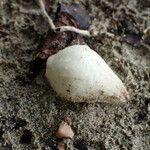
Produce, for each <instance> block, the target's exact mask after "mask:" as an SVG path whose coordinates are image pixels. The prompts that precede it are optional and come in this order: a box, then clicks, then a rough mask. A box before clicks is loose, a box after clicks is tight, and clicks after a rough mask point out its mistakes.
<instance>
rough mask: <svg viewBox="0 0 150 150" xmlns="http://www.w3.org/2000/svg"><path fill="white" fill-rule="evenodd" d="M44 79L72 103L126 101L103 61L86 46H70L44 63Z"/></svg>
mask: <svg viewBox="0 0 150 150" xmlns="http://www.w3.org/2000/svg"><path fill="white" fill-rule="evenodd" d="M46 77H47V79H48V81H49V83H50V84H51V86H52V88H53V89H54V90H55V91H56V93H57V94H58V95H59V96H60V97H61V98H64V99H66V100H71V101H74V102H88V103H92V102H109V103H119V102H126V100H127V99H128V92H127V91H126V88H125V87H124V85H123V83H122V81H121V80H120V79H119V78H118V77H117V75H116V74H115V73H114V72H113V71H112V70H111V68H110V67H109V66H108V65H107V64H106V62H105V61H104V60H103V59H102V58H101V57H100V56H99V55H98V54H97V53H96V52H95V51H93V50H92V49H90V48H89V47H88V46H87V45H73V46H69V47H66V48H64V49H63V50H60V51H59V52H58V53H56V54H55V55H52V56H50V57H49V58H48V60H47V65H46Z"/></svg>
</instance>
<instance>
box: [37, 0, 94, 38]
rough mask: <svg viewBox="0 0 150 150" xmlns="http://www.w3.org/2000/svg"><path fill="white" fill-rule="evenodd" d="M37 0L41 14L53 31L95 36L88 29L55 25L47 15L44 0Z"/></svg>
mask: <svg viewBox="0 0 150 150" xmlns="http://www.w3.org/2000/svg"><path fill="white" fill-rule="evenodd" d="M38 1H39V5H40V8H41V11H42V13H43V15H44V16H45V17H46V18H47V20H48V23H49V25H50V28H51V29H52V30H53V31H55V32H65V31H71V32H75V33H78V34H81V35H83V36H88V37H91V36H95V34H93V33H94V32H90V31H89V30H81V29H78V28H76V27H74V26H61V27H56V26H55V24H54V23H53V20H52V19H51V18H50V17H49V15H48V14H47V12H46V10H45V6H44V2H43V0H38Z"/></svg>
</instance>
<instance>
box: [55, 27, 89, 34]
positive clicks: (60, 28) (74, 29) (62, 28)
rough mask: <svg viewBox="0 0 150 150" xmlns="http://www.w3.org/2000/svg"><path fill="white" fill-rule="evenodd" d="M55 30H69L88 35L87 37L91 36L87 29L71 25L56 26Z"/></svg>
mask: <svg viewBox="0 0 150 150" xmlns="http://www.w3.org/2000/svg"><path fill="white" fill-rule="evenodd" d="M56 31H59V32H65V31H71V32H75V33H78V34H81V35H83V36H88V37H90V36H91V34H90V32H89V31H88V30H80V29H78V28H75V27H73V26H61V27H57V28H56Z"/></svg>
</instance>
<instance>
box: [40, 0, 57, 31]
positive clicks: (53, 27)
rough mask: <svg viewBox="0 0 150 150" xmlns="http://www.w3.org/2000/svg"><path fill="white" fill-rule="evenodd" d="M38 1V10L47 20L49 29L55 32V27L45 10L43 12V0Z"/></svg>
mask: <svg viewBox="0 0 150 150" xmlns="http://www.w3.org/2000/svg"><path fill="white" fill-rule="evenodd" d="M38 1H39V5H40V8H41V11H42V13H43V15H44V16H45V17H46V18H47V20H48V23H49V25H50V28H51V29H52V30H54V31H55V29H56V27H55V25H54V23H53V20H52V19H51V18H50V17H49V15H48V14H47V12H46V10H45V6H44V3H43V0H38Z"/></svg>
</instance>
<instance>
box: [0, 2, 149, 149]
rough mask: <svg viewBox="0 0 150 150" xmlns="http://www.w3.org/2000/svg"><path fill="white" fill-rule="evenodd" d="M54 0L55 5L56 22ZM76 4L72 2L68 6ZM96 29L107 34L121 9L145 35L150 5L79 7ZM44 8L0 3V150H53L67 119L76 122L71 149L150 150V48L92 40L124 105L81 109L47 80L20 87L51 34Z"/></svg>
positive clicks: (114, 4) (69, 146)
mask: <svg viewBox="0 0 150 150" xmlns="http://www.w3.org/2000/svg"><path fill="white" fill-rule="evenodd" d="M57 2H58V1H57V0H55V1H52V2H51V5H52V10H51V14H50V15H51V16H52V17H53V16H54V12H55V10H56V4H57ZM69 2H71V1H69ZM82 2H83V3H84V5H86V8H87V10H88V11H89V13H90V15H91V17H92V19H93V24H94V25H95V26H96V28H97V30H98V31H99V32H100V33H102V32H104V33H106V32H107V30H108V29H110V28H112V27H113V25H112V20H113V19H115V18H117V15H118V14H119V13H120V9H121V8H124V9H125V10H126V11H127V12H128V13H129V14H130V13H131V14H132V15H134V16H135V17H136V18H137V20H138V23H139V25H140V28H141V29H144V28H146V27H147V26H150V1H149V0H144V1H142V0H127V1H126V2H124V1H123V0H106V1H105V4H107V5H108V6H111V7H112V8H114V9H115V10H116V11H115V12H109V11H108V12H107V9H104V8H103V6H102V3H101V2H100V1H99V0H97V1H96V0H87V1H86V0H85V1H82ZM48 29H49V27H48V24H47V22H46V21H45V20H44V19H43V17H42V16H41V14H40V10H39V7H38V6H37V5H36V3H35V2H34V1H31V0H1V1H0V150H9V149H14V150H36V149H39V150H40V149H42V150H45V149H46V150H54V149H56V148H55V145H56V144H57V142H58V139H56V137H55V136H54V132H55V130H56V129H57V127H58V124H59V122H61V121H62V119H63V118H64V117H65V116H70V117H71V118H72V128H73V129H74V132H75V136H74V138H73V139H71V140H70V139H65V140H64V141H63V142H64V143H66V144H67V147H68V149H71V150H149V149H150V93H149V91H150V85H149V77H150V47H149V46H141V47H138V48H136V47H133V46H131V45H129V44H127V43H125V42H122V43H121V42H119V41H118V40H117V38H114V39H113V38H109V37H107V36H104V37H103V38H102V39H101V42H98V41H93V40H90V39H87V43H88V45H89V46H91V47H92V48H93V49H95V50H96V51H97V52H98V53H99V54H100V55H101V56H102V57H103V58H104V59H105V60H106V62H107V63H108V64H109V65H110V66H111V68H112V69H113V70H114V71H115V72H116V74H117V75H118V76H119V77H120V78H121V79H122V81H123V82H124V83H125V85H126V87H127V89H128V91H129V93H130V101H129V102H128V103H126V104H124V105H123V106H113V105H110V104H104V103H94V104H88V105H82V104H78V103H72V102H64V101H62V100H61V99H59V98H57V97H56V95H55V93H54V92H53V90H52V89H51V88H50V87H49V85H48V83H47V81H46V80H45V79H44V77H43V76H42V74H41V75H39V76H38V77H37V78H36V79H35V81H34V82H33V83H30V84H23V82H22V80H21V79H22V78H21V77H22V76H24V74H25V73H26V72H27V71H28V68H29V64H30V61H31V60H33V59H34V57H35V55H36V49H37V47H38V45H39V43H40V39H41V37H42V36H43V35H45V33H46V32H47V31H48Z"/></svg>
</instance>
